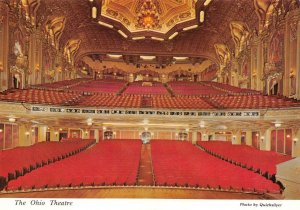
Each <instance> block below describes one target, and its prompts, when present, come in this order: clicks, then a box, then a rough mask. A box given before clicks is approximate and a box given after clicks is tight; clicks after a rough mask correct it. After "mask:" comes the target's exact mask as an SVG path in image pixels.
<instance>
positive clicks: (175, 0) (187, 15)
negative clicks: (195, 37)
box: [101, 0, 196, 33]
mask: <svg viewBox="0 0 300 210" xmlns="http://www.w3.org/2000/svg"><path fill="white" fill-rule="evenodd" d="M102 2H103V4H102V8H101V16H103V17H107V18H109V19H112V20H115V21H118V22H120V23H121V24H122V25H123V26H124V27H125V28H126V29H128V30H129V31H130V32H131V33H133V32H138V31H148V30H153V31H156V32H159V33H167V32H168V31H169V30H170V29H171V28H173V27H174V26H175V25H177V24H178V23H180V22H186V21H189V20H193V19H195V18H196V10H195V4H196V0H168V1H165V0H103V1H102Z"/></svg>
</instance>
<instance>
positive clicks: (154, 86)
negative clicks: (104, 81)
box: [124, 82, 168, 95]
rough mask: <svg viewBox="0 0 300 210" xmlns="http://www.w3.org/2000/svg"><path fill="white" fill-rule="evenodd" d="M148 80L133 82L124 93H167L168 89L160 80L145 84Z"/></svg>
mask: <svg viewBox="0 0 300 210" xmlns="http://www.w3.org/2000/svg"><path fill="white" fill-rule="evenodd" d="M145 84H147V82H133V83H130V85H129V86H128V87H127V89H126V90H125V91H124V94H142V95H146V94H148V95H167V94H168V90H167V89H166V88H165V87H164V86H163V84H162V83H160V82H151V83H149V84H151V86H148V85H145Z"/></svg>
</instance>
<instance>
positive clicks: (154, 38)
mask: <svg viewBox="0 0 300 210" xmlns="http://www.w3.org/2000/svg"><path fill="white" fill-rule="evenodd" d="M151 39H153V40H156V41H161V42H162V41H164V39H163V38H159V37H155V36H152V37H151Z"/></svg>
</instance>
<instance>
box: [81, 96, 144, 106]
mask: <svg viewBox="0 0 300 210" xmlns="http://www.w3.org/2000/svg"><path fill="white" fill-rule="evenodd" d="M141 100H142V96H140V95H121V96H112V95H92V96H86V97H84V99H83V100H81V101H80V102H79V104H78V105H80V106H90V107H94V106H97V107H128V108H138V107H140V106H141Z"/></svg>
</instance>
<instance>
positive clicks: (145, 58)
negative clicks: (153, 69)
mask: <svg viewBox="0 0 300 210" xmlns="http://www.w3.org/2000/svg"><path fill="white" fill-rule="evenodd" d="M140 58H141V59H143V60H153V59H155V56H150V55H141V56H140Z"/></svg>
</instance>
